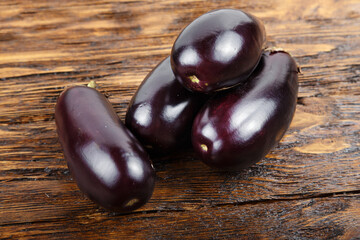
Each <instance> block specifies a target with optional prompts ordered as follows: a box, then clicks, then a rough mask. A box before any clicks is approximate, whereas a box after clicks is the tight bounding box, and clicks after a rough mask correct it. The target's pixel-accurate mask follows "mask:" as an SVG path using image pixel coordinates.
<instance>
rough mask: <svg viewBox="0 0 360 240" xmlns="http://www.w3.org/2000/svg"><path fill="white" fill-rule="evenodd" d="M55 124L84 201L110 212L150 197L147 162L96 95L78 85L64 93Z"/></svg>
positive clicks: (151, 173)
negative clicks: (92, 202)
mask: <svg viewBox="0 0 360 240" xmlns="http://www.w3.org/2000/svg"><path fill="white" fill-rule="evenodd" d="M55 120H56V125H57V131H58V135H59V140H60V143H61V145H62V148H63V151H64V156H65V159H66V161H67V164H68V167H69V169H70V172H71V174H72V175H73V177H74V179H75V181H76V183H77V184H78V186H79V188H80V189H81V190H82V191H83V192H84V193H85V194H86V195H88V197H89V198H90V199H92V200H93V201H94V202H96V203H98V204H99V205H101V206H103V207H104V208H107V209H109V210H112V211H116V212H129V211H132V210H135V209H137V208H139V207H141V206H142V205H144V204H145V203H146V202H147V201H148V200H149V199H150V197H151V195H152V192H153V189H154V182H155V171H154V169H153V166H152V163H151V161H150V159H149V157H148V155H147V153H146V152H145V151H144V149H143V147H142V146H141V145H140V143H139V142H138V141H137V140H136V139H135V137H134V136H133V135H132V134H131V133H130V131H129V130H128V129H126V127H125V126H124V125H123V124H122V122H121V121H120V119H119V118H118V116H117V115H116V113H115V112H114V110H113V108H112V106H111V104H110V103H109V102H108V101H107V99H106V98H105V97H104V96H103V95H102V94H100V93H99V92H98V91H96V90H95V89H93V88H89V87H84V86H75V87H70V88H68V89H66V90H65V91H64V92H63V93H62V94H61V95H60V97H59V99H58V102H57V104H56V108H55Z"/></svg>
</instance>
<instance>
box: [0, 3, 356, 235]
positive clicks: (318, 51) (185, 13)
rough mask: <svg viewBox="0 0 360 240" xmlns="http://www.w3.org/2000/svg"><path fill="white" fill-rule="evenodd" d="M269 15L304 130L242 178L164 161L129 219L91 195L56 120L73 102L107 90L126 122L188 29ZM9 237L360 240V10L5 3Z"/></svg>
mask: <svg viewBox="0 0 360 240" xmlns="http://www.w3.org/2000/svg"><path fill="white" fill-rule="evenodd" d="M230 7H232V8H240V9H243V10H246V11H249V12H251V13H253V14H254V15H256V16H258V17H259V18H261V19H262V20H263V21H264V23H265V26H266V30H267V35H268V46H279V47H283V48H284V49H286V50H288V51H290V52H291V54H292V55H293V56H294V57H295V59H296V60H297V62H298V63H299V65H300V66H301V68H302V72H303V73H302V74H301V75H300V88H299V99H298V105H297V110H296V114H295V117H294V120H293V122H292V124H291V127H290V129H289V131H288V132H287V134H286V135H285V137H284V138H283V140H282V141H281V143H280V144H279V146H277V147H276V148H275V149H274V150H273V151H271V153H270V154H268V155H267V157H266V158H265V159H264V160H262V161H261V162H259V163H258V164H256V165H255V166H253V167H251V168H249V169H245V170H243V171H241V172H239V173H221V172H218V171H216V170H213V169H209V168H208V167H206V166H205V165H203V164H202V163H201V162H200V161H199V159H198V158H197V157H196V156H194V154H193V153H192V151H191V150H187V151H185V152H182V153H175V154H172V155H171V156H165V157H154V158H153V161H154V163H155V167H156V169H157V182H156V188H155V191H154V195H153V197H152V199H151V200H150V202H149V203H148V204H147V205H145V206H144V207H143V208H141V209H139V210H137V211H136V212H134V213H132V214H128V215H125V216H120V215H114V214H111V213H108V212H106V211H104V210H102V209H100V208H98V207H97V206H96V205H95V204H93V203H92V202H91V201H89V200H88V199H87V198H85V197H84V196H83V195H82V193H81V192H80V191H79V190H78V188H77V186H76V184H75V183H74V182H73V181H72V179H71V176H70V174H69V172H68V170H67V167H66V163H65V161H64V160H63V155H62V153H61V148H60V145H59V143H58V140H57V136H56V132H55V123H54V116H53V114H54V106H55V103H56V99H57V97H58V95H59V94H60V92H61V91H62V90H63V89H64V88H65V87H68V86H71V85H74V84H86V83H87V82H89V80H96V81H97V83H98V85H99V90H100V91H101V92H103V93H104V94H106V95H107V96H108V98H109V100H110V102H112V104H113V105H114V108H115V110H116V111H117V113H118V114H119V116H120V117H121V118H122V119H124V116H125V112H126V107H127V104H128V102H129V100H130V99H131V96H132V94H134V92H135V91H136V88H137V86H138V85H139V84H140V82H141V81H142V79H143V78H144V77H145V76H146V74H147V73H148V72H149V71H150V70H151V69H152V68H153V67H154V66H155V65H156V64H157V63H158V62H159V61H160V60H162V59H163V58H164V57H165V56H167V55H168V54H169V53H170V51H171V46H172V43H173V41H174V40H175V38H176V36H177V34H178V33H179V32H180V31H181V29H182V28H183V27H184V26H186V24H188V23H190V22H191V21H192V20H193V19H194V18H196V17H197V16H199V15H201V14H203V13H205V12H207V11H209V10H211V9H217V8H230ZM0 13H1V14H0V15H1V16H0V238H4V239H6V238H10V239H19V238H35V239H39V238H41V239H48V238H59V239H64V238H66V239H69V238H73V239H78V238H90V239H91V238H101V237H104V236H105V237H109V238H112V239H114V238H117V239H118V238H129V236H132V237H133V238H150V239H162V238H164V239H165V238H167V239H168V238H179V239H185V238H200V239H209V238H228V239H229V238H251V239H264V238H265V239H279V238H282V239H290V238H291V239H333V238H338V239H356V237H360V212H359V209H360V202H359V199H360V196H359V194H360V151H359V150H360V140H359V139H360V138H359V135H360V115H359V112H360V94H359V93H360V83H359V79H360V64H359V62H360V25H359V20H360V2H359V1H358V0H346V1H334V0H325V1H309V0H302V1H300V0H295V1H291V0H286V1H280V0H271V1H265V0H256V1H241V2H239V1H235V0H226V1H220V0H219V1H218V0H216V1H204V0H181V1H170V0H161V1H136V0H131V1H114V0H109V1H103V0H87V1H73V0H66V1H45V0H39V1H22V0H12V1H10V0H3V1H1V2H0Z"/></svg>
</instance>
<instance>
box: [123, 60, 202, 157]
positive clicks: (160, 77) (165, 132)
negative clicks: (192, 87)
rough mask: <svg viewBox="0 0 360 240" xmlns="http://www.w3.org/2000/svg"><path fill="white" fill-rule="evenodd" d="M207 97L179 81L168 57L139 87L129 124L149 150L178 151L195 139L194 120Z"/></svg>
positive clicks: (129, 112)
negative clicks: (185, 86)
mask: <svg viewBox="0 0 360 240" xmlns="http://www.w3.org/2000/svg"><path fill="white" fill-rule="evenodd" d="M207 98H208V97H207V96H204V95H202V94H198V93H191V92H190V91H188V90H186V89H185V88H184V87H183V86H182V85H181V84H180V83H179V82H178V81H177V80H176V78H175V76H174V73H173V72H172V70H171V66H170V57H167V58H166V59H164V60H163V61H162V62H161V63H159V64H158V65H157V66H156V67H155V68H154V69H153V70H152V71H151V72H150V73H149V74H148V75H147V76H146V78H145V79H144V80H143V82H142V83H141V85H140V86H139V88H138V90H137V92H136V93H135V95H134V96H133V98H132V99H131V101H130V104H129V107H128V110H127V113H126V118H125V124H126V126H127V127H128V128H129V129H130V130H131V132H132V133H133V134H134V135H135V136H136V137H137V139H139V141H141V142H142V144H143V146H145V147H146V148H147V149H148V151H149V152H151V153H154V154H158V155H159V154H160V155H161V154H164V153H169V152H173V151H178V150H180V149H182V148H183V147H184V146H186V143H190V142H191V138H190V136H191V134H190V133H191V127H192V123H193V120H194V118H195V116H196V114H197V113H198V111H199V110H200V108H201V107H202V105H203V104H204V102H205V99H207ZM189 146H190V144H189Z"/></svg>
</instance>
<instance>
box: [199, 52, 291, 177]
mask: <svg viewBox="0 0 360 240" xmlns="http://www.w3.org/2000/svg"><path fill="white" fill-rule="evenodd" d="M297 92H298V68H297V65H296V63H295V61H294V60H293V58H292V57H291V56H290V55H289V54H288V53H286V52H283V51H267V52H265V53H263V55H262V58H261V61H260V63H259V66H258V68H257V69H256V70H255V72H254V73H253V74H252V75H251V77H250V78H249V80H248V81H247V82H246V83H245V84H244V85H242V86H238V87H235V88H233V89H229V90H227V91H224V92H218V93H217V94H216V95H215V96H214V98H212V99H210V100H209V101H208V102H207V103H206V104H205V106H204V107H203V108H202V110H201V111H200V112H199V114H198V115H197V117H196V118H195V120H194V124H193V129H192V142H193V147H194V150H195V152H196V153H197V154H198V155H199V156H200V157H201V159H202V161H203V162H204V163H206V164H208V165H209V166H212V167H215V168H220V169H227V170H236V169H240V168H246V167H249V166H251V165H252V164H254V163H256V162H258V161H259V160H261V159H262V158H263V157H265V155H266V154H267V153H268V152H269V151H270V149H271V148H272V147H274V146H275V145H276V144H277V143H278V142H279V141H280V139H281V138H282V136H283V135H284V133H285V131H286V130H287V129H288V127H289V125H290V123H291V120H292V118H293V115H294V112H295V107H296V100H297Z"/></svg>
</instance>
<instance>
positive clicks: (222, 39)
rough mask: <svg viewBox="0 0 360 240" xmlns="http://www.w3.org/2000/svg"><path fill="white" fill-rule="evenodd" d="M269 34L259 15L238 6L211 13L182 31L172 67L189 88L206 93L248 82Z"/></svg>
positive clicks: (177, 40)
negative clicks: (238, 8) (236, 8)
mask: <svg viewBox="0 0 360 240" xmlns="http://www.w3.org/2000/svg"><path fill="white" fill-rule="evenodd" d="M265 40H266V33H265V28H264V25H263V24H262V22H261V21H260V20H259V19H257V18H256V17H255V16H253V15H251V14H249V13H245V12H243V11H241V10H235V9H221V10H215V11H211V12H208V13H206V14H204V15H202V16H200V17H199V18H197V19H195V20H194V21H193V22H192V23H190V24H189V25H188V26H187V27H185V28H184V30H183V31H182V32H181V33H180V34H179V36H178V37H177V39H176V40H175V42H174V45H173V48H172V51H171V66H172V69H173V71H174V73H175V75H176V76H177V79H178V81H180V82H181V83H182V84H183V85H184V86H185V87H186V88H187V89H189V90H191V91H198V92H204V93H211V92H214V91H219V90H223V89H226V88H230V87H233V86H235V85H237V84H239V83H241V82H243V81H245V80H246V79H247V78H248V77H249V75H250V74H251V73H252V72H253V70H254V69H255V67H256V66H257V64H258V62H259V60H260V56H261V52H262V48H263V45H264V44H265Z"/></svg>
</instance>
